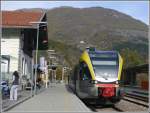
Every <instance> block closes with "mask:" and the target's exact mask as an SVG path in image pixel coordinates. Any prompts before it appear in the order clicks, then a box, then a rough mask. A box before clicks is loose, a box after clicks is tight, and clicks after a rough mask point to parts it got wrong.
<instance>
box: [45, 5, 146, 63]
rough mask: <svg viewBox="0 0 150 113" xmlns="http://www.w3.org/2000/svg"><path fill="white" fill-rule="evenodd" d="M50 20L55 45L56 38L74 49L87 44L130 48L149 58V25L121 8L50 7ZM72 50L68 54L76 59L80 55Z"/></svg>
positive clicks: (48, 17)
mask: <svg viewBox="0 0 150 113" xmlns="http://www.w3.org/2000/svg"><path fill="white" fill-rule="evenodd" d="M47 21H48V35H49V40H50V41H52V42H56V47H54V46H53V47H54V48H56V49H58V47H57V46H59V45H58V43H57V42H59V43H61V44H63V45H65V46H71V47H73V48H76V49H72V51H79V50H81V49H83V48H85V47H86V46H95V47H96V48H98V49H100V50H118V51H121V50H122V49H125V48H129V49H130V50H136V51H137V52H138V54H139V55H140V56H142V58H143V59H148V26H147V25H146V24H144V23H143V22H141V21H140V20H136V19H134V18H133V17H131V16H128V15H126V14H123V13H121V12H118V11H115V10H112V9H106V8H102V7H93V8H82V9H80V8H71V7H60V8H55V9H52V10H48V11H47ZM80 42H82V43H80ZM49 45H50V48H51V43H50V44H49ZM66 50H67V49H66ZM58 51H60V52H61V51H62V50H61V48H60V49H58ZM63 53H64V54H67V55H68V54H69V53H66V52H65V51H62V54H63ZM75 53H76V52H75ZM71 54H72V55H71ZM71 54H69V55H68V57H69V58H72V59H74V60H75V59H77V58H76V57H75V56H78V55H75V54H73V53H71ZM75 61H76V60H75ZM145 61H146V60H144V62H145Z"/></svg>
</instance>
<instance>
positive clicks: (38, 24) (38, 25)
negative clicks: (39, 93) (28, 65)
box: [30, 22, 47, 95]
mask: <svg viewBox="0 0 150 113" xmlns="http://www.w3.org/2000/svg"><path fill="white" fill-rule="evenodd" d="M30 23H31V24H37V37H36V54H35V64H36V67H35V76H34V83H35V84H34V95H36V79H37V65H38V64H37V58H38V46H39V44H38V43H39V41H38V39H39V28H40V24H47V22H30ZM42 26H43V25H42Z"/></svg>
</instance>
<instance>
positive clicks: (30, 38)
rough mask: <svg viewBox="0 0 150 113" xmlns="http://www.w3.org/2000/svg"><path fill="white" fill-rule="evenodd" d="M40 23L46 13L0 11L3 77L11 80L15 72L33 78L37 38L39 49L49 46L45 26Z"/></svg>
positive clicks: (44, 20) (43, 20) (44, 19)
mask: <svg viewBox="0 0 150 113" xmlns="http://www.w3.org/2000/svg"><path fill="white" fill-rule="evenodd" d="M34 22H35V23H34ZM36 22H39V23H36ZM40 22H46V13H45V12H37V11H34V12H33V11H32V12H31V11H2V40H1V50H2V51H1V55H2V57H3V60H5V63H4V62H3V71H4V73H5V74H3V75H2V76H4V75H5V76H4V77H3V78H5V79H11V77H12V76H11V75H12V73H13V72H14V71H18V72H19V74H20V76H21V77H25V78H28V79H31V78H32V73H33V66H34V59H35V57H34V50H35V49H36V42H37V38H38V45H39V46H38V49H39V50H44V49H47V48H48V35H47V25H42V23H40ZM6 58H7V59H6ZM1 64H2V63H1Z"/></svg>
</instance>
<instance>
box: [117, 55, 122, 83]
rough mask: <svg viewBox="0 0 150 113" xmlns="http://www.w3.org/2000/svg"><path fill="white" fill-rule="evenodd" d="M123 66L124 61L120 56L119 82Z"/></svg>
mask: <svg viewBox="0 0 150 113" xmlns="http://www.w3.org/2000/svg"><path fill="white" fill-rule="evenodd" d="M122 65H123V59H122V58H121V56H120V54H119V71H118V80H120V79H121V72H122Z"/></svg>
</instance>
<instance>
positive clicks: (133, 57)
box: [120, 48, 144, 68]
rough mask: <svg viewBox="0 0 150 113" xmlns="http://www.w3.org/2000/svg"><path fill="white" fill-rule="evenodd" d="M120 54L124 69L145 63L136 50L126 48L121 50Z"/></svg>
mask: <svg viewBox="0 0 150 113" xmlns="http://www.w3.org/2000/svg"><path fill="white" fill-rule="evenodd" d="M120 54H121V56H122V58H123V61H124V68H127V67H132V66H136V65H139V64H143V63H144V60H143V59H142V56H140V54H139V53H138V52H137V51H136V50H131V49H129V48H125V49H122V50H121V52H120Z"/></svg>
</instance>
